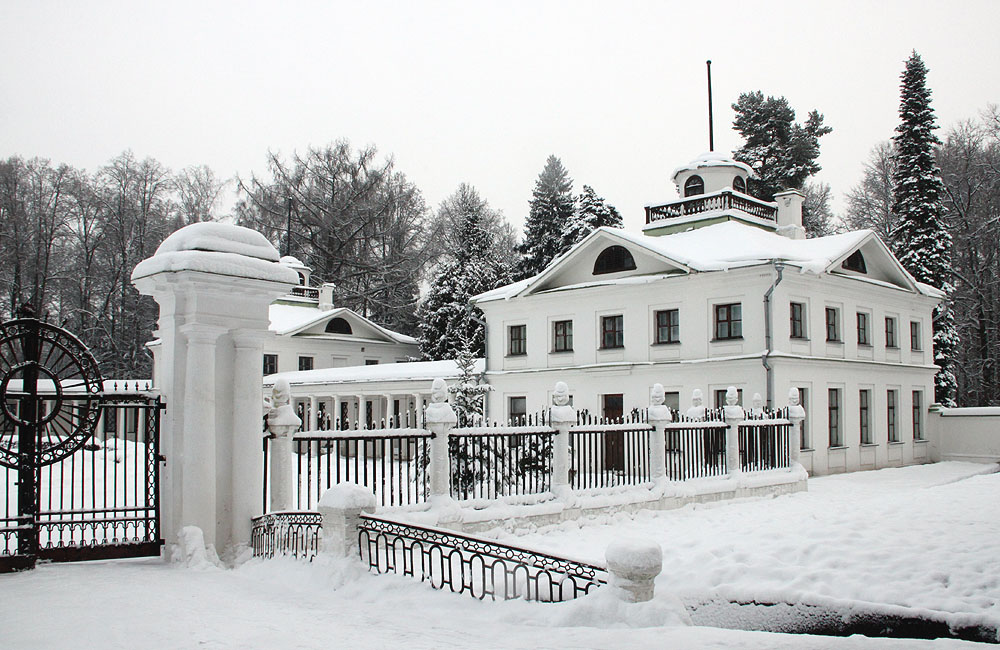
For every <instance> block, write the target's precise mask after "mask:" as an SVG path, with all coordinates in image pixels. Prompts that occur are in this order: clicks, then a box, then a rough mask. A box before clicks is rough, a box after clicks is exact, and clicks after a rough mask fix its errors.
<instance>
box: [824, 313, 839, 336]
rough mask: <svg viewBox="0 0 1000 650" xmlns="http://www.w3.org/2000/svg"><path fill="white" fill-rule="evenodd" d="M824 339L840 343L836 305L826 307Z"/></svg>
mask: <svg viewBox="0 0 1000 650" xmlns="http://www.w3.org/2000/svg"><path fill="white" fill-rule="evenodd" d="M826 340H827V341H829V342H831V343H840V310H839V309H837V308H836V307H827V308H826Z"/></svg>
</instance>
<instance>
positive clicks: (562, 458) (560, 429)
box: [549, 381, 576, 495]
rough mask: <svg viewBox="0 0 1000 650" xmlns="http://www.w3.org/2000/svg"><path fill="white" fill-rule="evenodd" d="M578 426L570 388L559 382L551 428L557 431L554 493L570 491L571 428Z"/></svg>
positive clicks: (553, 468)
mask: <svg viewBox="0 0 1000 650" xmlns="http://www.w3.org/2000/svg"><path fill="white" fill-rule="evenodd" d="M574 424H576V409H575V408H573V407H572V406H570V404H569V386H567V385H566V382H564V381H557V382H556V385H555V388H554V389H553V390H552V406H551V407H550V408H549V426H551V427H552V428H553V429H555V430H556V435H555V436H554V437H553V438H552V492H553V493H554V494H557V495H559V494H565V493H566V492H568V491H569V489H570V487H569V428H570V427H571V426H573V425H574Z"/></svg>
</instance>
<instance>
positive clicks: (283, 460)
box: [267, 379, 302, 512]
mask: <svg viewBox="0 0 1000 650" xmlns="http://www.w3.org/2000/svg"><path fill="white" fill-rule="evenodd" d="M290 401H291V387H290V386H289V385H288V380H287V379H278V380H276V381H275V382H274V386H273V387H272V388H271V408H270V410H268V412H267V431H268V433H270V434H271V435H272V436H273V438H272V439H271V451H270V453H269V454H268V455H269V461H270V463H271V467H270V468H269V473H270V483H271V486H270V487H271V501H270V505H271V507H270V511H271V512H277V511H280V510H291V509H292V484H293V481H292V434H293V433H295V431H297V430H298V428H299V426H300V425H301V424H302V420H301V419H299V416H297V415H296V414H295V409H294V408H292V405H291V404H290V403H289V402H290Z"/></svg>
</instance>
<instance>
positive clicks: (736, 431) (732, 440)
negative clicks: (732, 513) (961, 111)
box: [722, 386, 746, 476]
mask: <svg viewBox="0 0 1000 650" xmlns="http://www.w3.org/2000/svg"><path fill="white" fill-rule="evenodd" d="M739 399H740V397H739V391H737V390H736V387H735V386H730V387H729V388H727V389H726V405H725V406H724V407H723V409H722V412H723V414H724V416H725V418H726V426H727V427H728V428H727V429H726V468H727V469H728V470H729V475H730V476H738V475H739V474H740V473H741V472H742V471H743V467H742V466H741V465H740V423H741V422H743V420H745V419H746V412H745V411H744V410H743V407H742V406H740V405H739V404H737V402H738V401H739Z"/></svg>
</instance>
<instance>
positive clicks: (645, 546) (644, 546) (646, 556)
mask: <svg viewBox="0 0 1000 650" xmlns="http://www.w3.org/2000/svg"><path fill="white" fill-rule="evenodd" d="M604 559H605V561H606V562H607V565H608V572H609V573H610V574H611V585H610V586H611V588H612V589H614V590H615V591H616V595H617V596H618V597H619V599H621V600H623V601H625V602H626V603H644V602H646V601H649V600H652V599H653V581H654V579H655V578H656V576H658V575H660V571H662V570H663V549H661V548H660V545H659V544H657V543H656V542H655V541H652V540H632V539H626V540H621V541H617V542H613V543H612V544H611V545H609V546H608V548H607V550H606V551H605V552H604Z"/></svg>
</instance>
